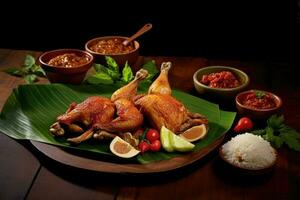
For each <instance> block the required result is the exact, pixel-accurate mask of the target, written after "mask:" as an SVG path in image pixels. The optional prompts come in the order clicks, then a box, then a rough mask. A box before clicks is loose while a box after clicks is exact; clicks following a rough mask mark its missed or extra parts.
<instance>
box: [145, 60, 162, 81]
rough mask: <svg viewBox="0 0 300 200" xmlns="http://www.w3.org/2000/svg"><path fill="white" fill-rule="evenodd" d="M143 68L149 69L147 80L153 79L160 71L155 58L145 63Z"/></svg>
mask: <svg viewBox="0 0 300 200" xmlns="http://www.w3.org/2000/svg"><path fill="white" fill-rule="evenodd" d="M142 68H143V69H145V70H147V71H148V73H149V75H148V77H147V80H152V78H154V77H155V75H156V74H157V73H158V70H157V68H156V64H155V61H154V60H150V61H148V62H147V63H145V64H144V65H143V66H142Z"/></svg>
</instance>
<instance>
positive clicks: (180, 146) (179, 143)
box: [169, 132, 195, 152]
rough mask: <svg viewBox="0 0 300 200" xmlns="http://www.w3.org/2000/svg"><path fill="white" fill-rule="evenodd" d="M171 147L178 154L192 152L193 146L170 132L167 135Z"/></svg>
mask: <svg viewBox="0 0 300 200" xmlns="http://www.w3.org/2000/svg"><path fill="white" fill-rule="evenodd" d="M169 137H170V143H171V146H172V147H173V148H174V149H175V150H176V151H180V152H186V151H192V150H193V148H194V147H195V145H194V144H193V143H190V142H189V141H187V140H185V139H183V138H182V137H180V136H178V135H175V134H174V133H172V132H171V134H170V135H169Z"/></svg>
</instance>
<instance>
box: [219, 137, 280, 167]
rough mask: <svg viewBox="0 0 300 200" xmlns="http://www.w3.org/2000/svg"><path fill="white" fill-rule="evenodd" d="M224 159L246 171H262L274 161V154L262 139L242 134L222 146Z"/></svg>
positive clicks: (271, 148)
mask: <svg viewBox="0 0 300 200" xmlns="http://www.w3.org/2000/svg"><path fill="white" fill-rule="evenodd" d="M222 152H223V154H224V158H225V159H226V160H227V161H228V162H230V163H232V164H234V165H237V166H239V167H242V168H246V169H263V168H266V167H269V166H270V165H271V164H272V163H274V162H275V160H276V152H275V150H274V148H273V147H272V146H271V145H270V143H269V142H268V141H266V140H264V139H263V138H262V137H260V136H257V135H253V134H251V133H244V134H240V135H237V136H235V137H233V138H232V139H231V140H230V141H228V142H227V143H225V144H224V145H223V146H222Z"/></svg>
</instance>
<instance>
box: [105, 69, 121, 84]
mask: <svg viewBox="0 0 300 200" xmlns="http://www.w3.org/2000/svg"><path fill="white" fill-rule="evenodd" d="M107 74H108V75H109V76H110V77H111V78H112V79H113V80H114V81H117V80H118V79H119V78H120V74H119V72H115V71H113V70H111V69H107Z"/></svg>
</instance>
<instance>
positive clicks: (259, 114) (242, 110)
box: [235, 90, 282, 120]
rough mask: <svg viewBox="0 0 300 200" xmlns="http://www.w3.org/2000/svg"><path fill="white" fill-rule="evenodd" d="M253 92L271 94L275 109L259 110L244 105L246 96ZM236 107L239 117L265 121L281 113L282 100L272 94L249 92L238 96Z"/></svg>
mask: <svg viewBox="0 0 300 200" xmlns="http://www.w3.org/2000/svg"><path fill="white" fill-rule="evenodd" d="M253 92H262V93H265V94H269V95H270V96H271V97H272V99H273V100H274V102H275V107H274V108H269V109H258V108H253V107H249V106H246V105H243V101H244V99H245V98H246V96H247V95H249V94H251V93H253ZM235 105H236V108H237V111H238V114H239V115H241V116H247V117H250V118H251V119H257V120H265V119H268V118H269V117H270V116H271V115H273V114H277V113H279V112H281V107H282V100H281V98H280V97H279V96H277V95H275V94H273V93H271V92H267V91H261V90H247V91H244V92H241V93H239V94H238V95H237V96H236V98H235Z"/></svg>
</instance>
